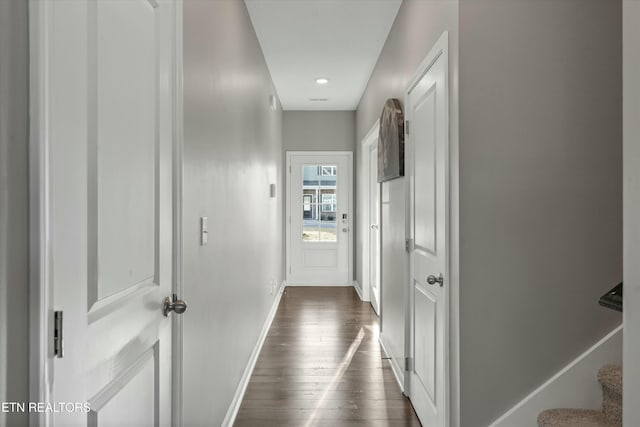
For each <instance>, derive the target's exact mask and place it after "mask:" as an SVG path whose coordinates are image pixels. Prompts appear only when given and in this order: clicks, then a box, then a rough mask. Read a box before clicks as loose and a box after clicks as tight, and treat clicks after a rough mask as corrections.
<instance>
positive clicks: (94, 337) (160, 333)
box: [36, 0, 181, 426]
mask: <svg viewBox="0 0 640 427" xmlns="http://www.w3.org/2000/svg"><path fill="white" fill-rule="evenodd" d="M37 4H38V5H37V6H36V7H38V8H41V9H42V10H43V13H42V16H43V17H44V20H45V21H46V22H45V24H46V25H44V26H43V28H45V29H46V31H47V33H46V38H47V40H48V42H47V44H46V46H45V55H46V57H47V60H48V64H49V67H48V68H47V69H46V70H45V71H44V73H43V74H44V78H45V79H46V87H47V88H48V89H47V90H48V93H47V97H46V102H47V104H46V105H45V108H46V109H47V111H48V114H49V126H48V128H47V129H46V134H47V138H48V144H49V151H50V160H49V162H50V166H49V170H48V171H47V172H48V173H49V181H50V188H48V189H47V191H48V194H49V195H48V198H49V200H51V201H53V203H50V207H49V209H50V210H49V212H48V214H47V218H48V219H49V221H50V224H51V225H50V227H51V232H50V234H51V236H50V238H51V265H50V271H51V279H50V280H51V289H52V293H51V295H52V298H51V303H52V308H53V310H56V311H62V312H63V320H64V324H63V326H64V327H63V336H64V356H63V357H62V358H52V359H50V367H49V369H50V380H49V381H50V382H51V385H52V386H51V400H52V401H53V402H88V403H89V405H90V410H88V411H86V410H80V411H72V412H66V411H62V412H57V413H53V414H51V415H49V417H50V419H51V420H52V421H53V424H54V425H65V426H67V425H80V426H85V425H94V426H127V425H131V426H146V425H149V426H158V425H170V423H171V318H170V317H169V318H167V317H165V316H164V315H163V314H162V302H163V300H164V298H165V297H166V296H169V295H171V293H172V254H173V252H172V251H173V247H172V245H173V241H172V225H173V224H172V221H173V217H172V204H173V200H172V198H173V194H172V182H173V169H172V156H173V149H174V135H173V131H174V125H173V123H174V108H175V105H176V100H174V98H173V93H174V84H175V74H174V73H175V69H176V66H177V64H175V63H174V61H175V59H174V58H175V55H174V51H173V49H174V46H175V45H176V43H181V41H180V40H181V39H180V37H181V34H178V32H177V31H176V30H175V25H176V22H175V16H176V13H177V7H179V5H178V4H176V3H174V2H172V1H170V0H160V1H155V0H130V1H96V0H91V1H86V2H85V1H75V0H73V1H67V0H57V1H55V2H37ZM176 38H177V39H176Z"/></svg>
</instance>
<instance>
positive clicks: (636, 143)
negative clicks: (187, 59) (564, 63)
mask: <svg viewBox="0 0 640 427" xmlns="http://www.w3.org/2000/svg"><path fill="white" fill-rule="evenodd" d="M623 5H624V6H623V7H624V9H623V15H624V17H623V21H624V22H623V29H624V30H623V31H624V35H623V62H624V70H623V81H624V113H623V114H624V117H623V123H624V370H623V372H624V381H623V382H624V404H623V408H624V425H625V426H633V425H638V424H640V406H638V404H637V402H638V396H640V364H638V355H640V262H638V260H640V219H639V218H640V120H638V118H639V117H640V26H638V23H639V22H640V2H638V1H637V0H624V2H623Z"/></svg>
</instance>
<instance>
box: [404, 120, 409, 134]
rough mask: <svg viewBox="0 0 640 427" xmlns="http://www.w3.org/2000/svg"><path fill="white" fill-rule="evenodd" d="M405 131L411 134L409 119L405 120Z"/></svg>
mask: <svg viewBox="0 0 640 427" xmlns="http://www.w3.org/2000/svg"><path fill="white" fill-rule="evenodd" d="M404 133H406V134H407V135H409V120H405V122H404Z"/></svg>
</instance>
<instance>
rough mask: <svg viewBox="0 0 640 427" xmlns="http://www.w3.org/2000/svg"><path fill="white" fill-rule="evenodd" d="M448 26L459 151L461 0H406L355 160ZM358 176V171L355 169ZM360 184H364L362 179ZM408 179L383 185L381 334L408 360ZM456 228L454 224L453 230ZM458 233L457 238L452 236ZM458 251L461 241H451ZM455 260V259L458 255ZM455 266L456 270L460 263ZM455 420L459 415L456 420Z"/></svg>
mask: <svg viewBox="0 0 640 427" xmlns="http://www.w3.org/2000/svg"><path fill="white" fill-rule="evenodd" d="M445 30H447V31H449V84H450V87H451V89H452V90H451V96H450V100H449V103H450V113H449V114H450V121H451V124H452V129H453V131H452V132H451V135H450V143H451V156H452V157H455V156H457V144H458V136H457V132H456V131H455V130H456V129H457V127H458V126H457V122H458V101H457V100H458V84H457V81H458V77H457V73H458V2H457V0H455V1H454V0H405V1H403V2H402V5H401V6H400V10H399V11H398V14H397V16H396V20H395V22H394V24H393V26H392V28H391V32H390V33H389V37H388V38H387V41H386V43H385V45H384V48H383V49H382V52H381V54H380V58H379V59H378V63H377V64H376V67H375V68H374V70H373V74H372V75H371V79H370V80H369V83H368V85H367V89H366V90H365V93H364V95H363V96H362V99H361V101H360V104H359V105H358V109H357V112H356V129H357V132H356V135H357V138H356V141H357V143H356V147H357V150H356V160H355V164H357V165H360V164H361V161H362V160H361V156H362V152H361V151H362V150H361V142H362V140H363V139H364V137H365V136H366V134H367V132H368V131H369V129H370V128H371V127H372V126H373V124H374V123H375V121H376V120H377V119H378V118H379V116H380V113H381V112H382V106H383V105H384V102H385V100H386V99H387V98H398V99H400V100H401V101H402V102H403V103H404V91H405V89H406V87H407V85H408V84H409V81H410V80H411V78H412V77H413V75H414V73H415V71H416V69H417V68H418V65H419V64H420V63H421V62H422V60H424V58H425V56H426V55H427V53H428V52H429V50H430V49H431V47H432V46H433V44H434V43H435V42H436V40H438V38H439V37H440V35H441V34H442V32H443V31H445ZM356 177H357V174H356ZM451 184H452V205H451V208H452V214H453V215H454V216H456V215H457V210H456V204H455V200H456V196H457V181H456V171H455V170H453V171H452V183H451ZM358 185H359V184H358ZM405 214H406V212H405V179H404V178H398V179H394V180H392V181H388V182H386V183H384V184H383V185H382V217H381V225H382V226H381V234H382V241H381V245H382V286H381V303H382V324H381V327H382V337H383V340H384V342H385V345H386V346H387V349H388V350H389V351H390V353H392V354H390V355H389V356H391V357H393V358H394V359H396V361H397V363H398V364H399V365H400V366H404V360H403V359H404V355H405V339H404V319H405V311H404V310H405V305H406V297H407V295H406V288H407V286H406V283H407V277H406V275H407V273H406V272H407V269H408V258H407V255H406V252H405V249H404V240H405ZM451 231H452V233H454V236H455V233H457V230H456V228H455V227H453V229H452V230H451ZM455 240H456V239H455V238H454V239H453V241H455ZM452 252H453V253H456V252H457V247H452ZM453 261H454V263H455V261H456V260H455V259H454V260H453ZM453 267H454V268H453V269H452V271H455V268H456V266H455V265H454V266H453ZM356 273H357V276H356V280H357V281H358V283H362V239H361V238H358V239H357V241H356ZM456 280H457V279H456V277H452V278H451V284H452V298H454V299H456V298H457V283H456ZM456 318H457V316H453V317H452V324H451V327H452V330H455V328H456V327H457V324H456ZM455 355H456V347H455V343H454V347H453V354H452V357H454V360H452V374H453V376H454V377H456V375H457V372H456V366H457V362H456V361H455ZM451 404H452V409H453V410H452V412H453V413H454V414H455V413H456V412H457V410H456V408H457V396H456V394H455V392H454V393H453V395H452V396H451ZM451 422H452V425H453V426H455V425H456V422H457V420H456V418H455V416H454V417H453V419H452V420H451Z"/></svg>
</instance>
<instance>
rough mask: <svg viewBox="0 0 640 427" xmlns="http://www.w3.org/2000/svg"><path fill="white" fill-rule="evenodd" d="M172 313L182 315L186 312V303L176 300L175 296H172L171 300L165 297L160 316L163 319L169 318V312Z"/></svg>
mask: <svg viewBox="0 0 640 427" xmlns="http://www.w3.org/2000/svg"><path fill="white" fill-rule="evenodd" d="M171 311H174V312H175V313H176V314H182V313H184V312H185V311H187V302H186V301H183V300H181V299H178V296H177V295H176V294H173V299H171V298H169V297H166V298H165V299H164V305H163V307H162V314H164V316H165V317H167V316H169V312H171Z"/></svg>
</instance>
